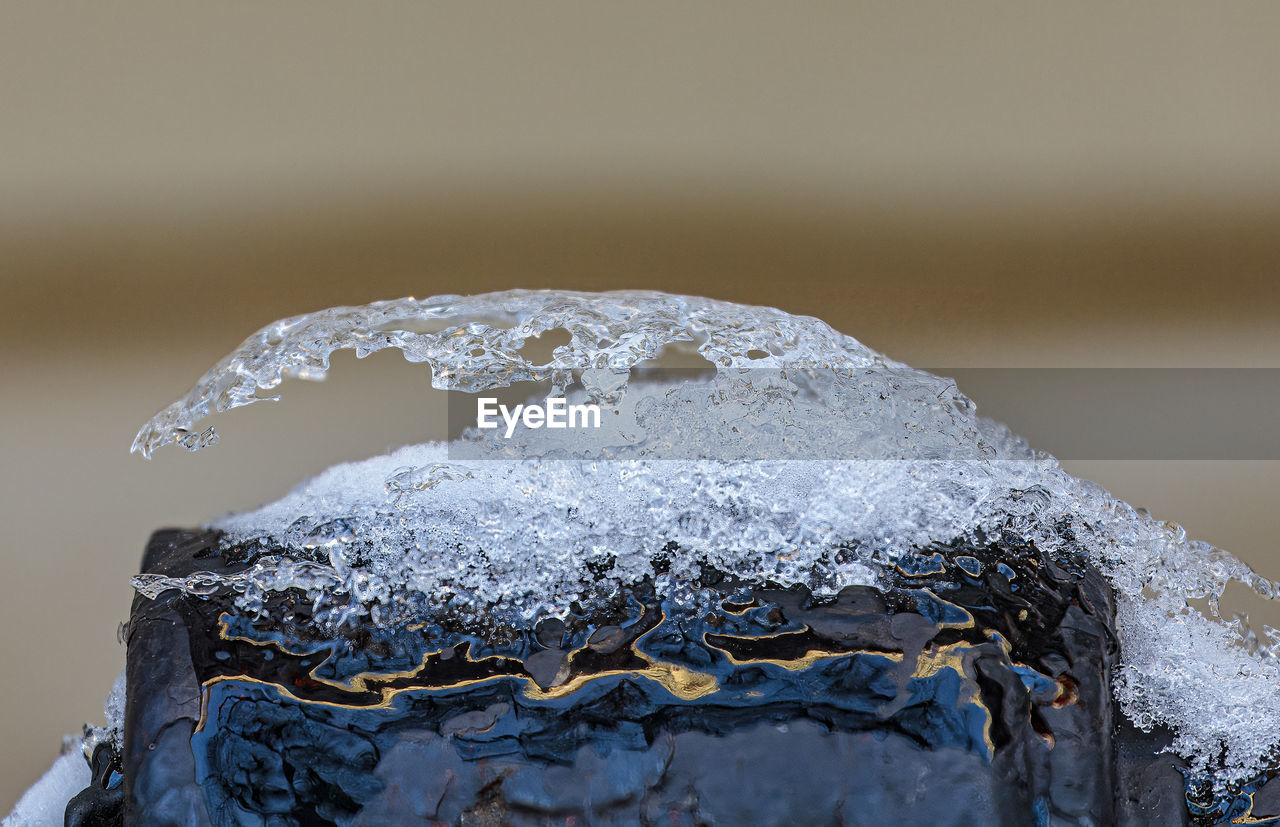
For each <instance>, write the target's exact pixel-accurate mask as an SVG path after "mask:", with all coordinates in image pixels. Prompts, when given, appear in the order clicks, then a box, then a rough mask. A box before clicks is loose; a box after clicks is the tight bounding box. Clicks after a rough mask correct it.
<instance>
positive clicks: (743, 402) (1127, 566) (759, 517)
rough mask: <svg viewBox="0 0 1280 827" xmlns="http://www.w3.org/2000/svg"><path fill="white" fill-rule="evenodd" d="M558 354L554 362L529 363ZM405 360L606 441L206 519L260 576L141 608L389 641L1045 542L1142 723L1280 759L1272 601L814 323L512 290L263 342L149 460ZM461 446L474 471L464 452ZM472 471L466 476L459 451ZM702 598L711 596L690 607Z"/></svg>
mask: <svg viewBox="0 0 1280 827" xmlns="http://www.w3.org/2000/svg"><path fill="white" fill-rule="evenodd" d="M553 329H564V330H566V331H568V333H569V335H570V341H569V343H568V344H566V345H563V346H561V347H559V348H557V349H556V350H555V352H554V354H553V357H552V359H551V360H550V361H549V362H547V363H545V364H541V365H537V364H533V363H531V362H529V361H528V360H527V359H525V358H524V357H523V356H522V355H521V353H520V349H521V348H522V347H523V346H524V344H525V342H526V341H527V340H528V339H530V338H532V337H535V336H538V335H540V334H542V333H545V332H547V331H550V330H553ZM678 343H687V345H688V346H689V347H696V349H697V351H698V353H700V354H701V355H702V356H703V357H705V358H706V359H707V361H708V362H710V363H711V364H712V365H714V366H715V368H716V374H715V375H714V376H713V377H710V378H702V379H697V380H693V379H690V380H688V381H685V382H671V381H666V382H637V381H631V380H632V379H633V376H632V373H633V369H634V368H636V367H637V366H641V367H643V365H644V364H645V363H646V362H649V361H650V360H653V359H655V358H657V357H658V356H659V355H660V353H661V352H662V350H663V348H664V347H667V346H670V345H673V344H678ZM388 347H392V348H398V349H400V350H402V351H403V352H404V354H405V356H406V358H407V359H409V360H411V361H417V362H426V363H427V364H428V365H429V366H430V367H431V370H432V382H433V384H435V386H436V387H440V388H448V389H454V390H466V391H479V390H487V389H492V388H500V387H503V386H506V385H509V384H511V383H512V382H516V381H530V380H532V381H543V382H547V383H550V385H551V387H552V393H553V394H561V393H568V394H569V395H570V397H571V398H573V399H579V400H586V401H596V402H600V403H602V404H603V405H605V406H606V407H607V408H608V410H610V411H611V412H612V411H617V413H611V414H610V415H611V416H613V417H615V418H616V419H617V421H619V422H623V423H625V426H624V427H615V428H613V429H611V430H608V431H607V433H600V434H593V433H586V432H555V433H552V432H550V431H542V432H539V440H538V441H536V442H528V441H526V442H520V441H519V440H517V441H515V442H511V441H505V440H503V439H501V438H499V437H498V436H497V435H496V434H494V433H493V432H483V433H482V432H479V431H472V432H470V433H468V434H466V435H465V436H464V437H463V439H462V440H461V441H459V442H457V443H453V444H449V445H446V444H441V443H428V444H423V445H418V446H412V447H408V448H404V449H402V450H400V451H398V452H396V453H393V454H390V455H387V456H381V457H375V458H372V459H369V460H366V461H363V462H358V463H350V464H345V465H339V466H335V467H333V468H331V469H329V470H328V471H326V472H324V473H323V474H321V475H319V476H318V477H316V478H314V479H312V480H309V481H307V482H306V483H304V484H302V485H301V486H299V487H298V488H297V489H295V490H294V491H293V492H291V493H290V494H289V495H288V496H286V497H284V498H283V499H281V500H279V501H278V502H276V503H273V504H270V505H267V506H264V507H263V508H261V509H259V510H257V511H254V512H249V513H244V514H236V515H229V516H226V517H223V518H221V519H220V520H218V521H216V522H215V523H214V527H216V528H220V529H222V530H224V531H225V532H226V533H227V535H228V537H229V539H230V541H231V542H233V543H236V544H238V545H239V546H240V547H241V548H243V549H246V550H247V552H246V553H248V554H250V555H252V554H253V553H254V549H270V550H271V552H270V556H261V555H259V557H258V558H257V559H256V561H255V564H254V565H253V566H251V567H250V568H248V569H246V570H245V571H243V572H241V573H240V574H236V575H230V576H221V577H215V576H213V575H208V576H205V575H193V576H192V577H188V578H185V579H184V580H171V579H165V578H160V577H155V576H143V577H140V578H139V579H138V581H137V585H138V587H139V589H140V590H141V591H142V592H143V593H144V594H153V595H154V594H157V593H158V592H159V591H161V590H163V589H166V588H174V587H177V588H182V589H185V590H187V591H189V592H192V593H201V592H202V591H208V590H210V589H212V588H216V587H220V586H225V585H227V584H228V583H230V584H231V585H233V586H234V587H235V588H236V589H237V590H238V591H240V592H241V594H242V598H241V603H242V605H243V606H244V607H245V608H247V609H250V610H252V609H254V608H255V607H260V606H262V605H263V603H264V600H263V598H264V595H265V594H266V592H268V591H279V590H284V589H291V588H292V589H300V590H302V591H304V592H306V593H308V595H309V596H310V597H311V598H312V599H313V600H314V601H315V602H316V605H317V607H318V609H319V610H320V611H319V612H318V613H317V618H319V619H321V620H322V621H323V622H328V623H333V624H342V623H349V622H373V623H376V624H384V625H385V624H394V623H396V622H397V621H398V620H399V619H400V618H402V617H404V616H405V614H406V612H408V611H409V610H410V609H412V610H413V611H418V612H420V611H422V610H423V608H424V607H427V608H430V607H432V606H435V607H438V608H439V609H440V610H441V611H448V612H450V613H454V614H461V615H464V616H465V615H466V614H467V613H476V614H480V613H485V614H488V615H493V614H495V613H496V614H500V615H502V616H504V617H507V618H509V619H510V621H511V622H517V623H522V622H529V621H531V620H532V619H533V618H535V617H538V616H540V615H544V614H547V613H556V612H559V611H563V609H564V608H565V607H566V606H568V605H569V604H571V603H573V602H575V601H590V600H591V599H592V598H593V596H595V595H599V594H604V593H608V592H609V591H610V590H612V589H616V588H618V587H620V586H622V585H624V584H627V583H631V582H635V581H638V580H641V579H644V578H653V579H654V580H655V581H656V582H657V583H658V585H659V587H660V588H664V587H666V588H671V589H677V590H678V589H679V588H680V587H679V585H678V584H680V583H686V582H690V581H696V579H697V574H698V572H699V571H700V570H701V567H702V566H703V565H710V566H712V567H714V568H717V569H720V570H722V571H725V572H730V573H732V574H734V575H736V576H739V577H741V578H743V579H745V580H748V581H756V582H772V583H778V584H783V585H787V584H803V585H805V586H806V587H808V588H810V589H812V590H813V591H814V592H815V593H818V594H834V593H835V592H837V591H839V590H840V589H841V588H843V587H845V586H849V585H854V584H872V585H874V584H876V583H877V582H878V580H879V577H880V573H881V572H883V571H884V569H885V566H887V565H893V564H895V563H902V562H903V561H905V560H908V559H909V558H910V557H912V556H913V555H916V554H918V553H921V552H923V551H924V550H926V549H928V547H930V546H931V545H933V544H938V543H951V542H955V541H964V542H967V543H971V544H977V545H983V544H984V543H988V542H991V541H993V540H994V539H997V538H998V539H1000V540H1002V541H1004V542H1011V543H1023V544H1034V545H1035V546H1037V547H1039V548H1041V549H1042V550H1044V551H1046V552H1048V553H1051V554H1054V555H1059V556H1061V557H1063V558H1085V559H1087V560H1089V561H1090V562H1092V563H1093V564H1094V565H1095V566H1097V567H1098V568H1099V569H1100V570H1101V571H1102V572H1103V573H1104V574H1105V575H1106V576H1107V577H1108V578H1109V579H1110V581H1111V583H1112V585H1113V586H1114V588H1115V590H1116V594H1117V606H1118V624H1119V629H1118V631H1119V634H1120V637H1121V641H1122V659H1123V662H1122V666H1121V668H1120V670H1119V676H1118V679H1117V685H1116V692H1117V696H1118V698H1119V700H1120V702H1121V704H1122V707H1123V709H1124V710H1125V712H1126V713H1127V714H1128V715H1129V716H1130V717H1131V718H1132V719H1133V720H1134V721H1135V723H1137V724H1138V725H1139V726H1143V727H1150V726H1153V725H1155V724H1166V725H1169V726H1171V727H1172V728H1173V729H1175V730H1176V732H1177V734H1178V736H1177V741H1176V743H1175V748H1176V749H1177V750H1178V751H1179V752H1180V753H1181V754H1182V755H1184V756H1185V757H1187V758H1188V759H1189V760H1190V761H1191V763H1192V765H1193V767H1194V768H1195V769H1196V770H1198V771H1200V772H1203V773H1214V780H1215V782H1216V783H1217V784H1218V785H1219V787H1220V788H1222V789H1225V787H1224V786H1223V785H1226V784H1228V783H1231V782H1240V781H1242V780H1244V779H1247V778H1248V777H1250V776H1252V775H1255V774H1257V773H1258V772H1260V771H1262V770H1263V769H1265V768H1267V767H1269V766H1271V765H1272V764H1273V763H1274V762H1275V761H1276V750H1277V747H1278V745H1280V664H1278V662H1277V661H1278V660H1280V659H1277V657H1276V651H1275V650H1276V648H1277V646H1276V643H1275V640H1274V638H1275V637H1276V632H1275V631H1274V630H1271V629H1264V634H1263V635H1262V637H1263V638H1268V637H1270V638H1271V640H1264V641H1263V642H1261V643H1260V642H1259V641H1258V639H1257V637H1255V636H1253V634H1252V633H1251V632H1249V631H1248V630H1245V629H1243V628H1242V627H1241V625H1240V624H1239V622H1238V621H1229V622H1228V621H1224V620H1222V619H1221V618H1218V617H1216V616H1215V615H1214V614H1213V611H1212V610H1210V612H1209V613H1208V614H1206V613H1204V612H1201V611H1199V610H1197V609H1196V608H1195V607H1194V606H1193V605H1192V604H1191V603H1190V602H1189V601H1191V600H1198V599H1202V598H1208V599H1209V604H1210V606H1213V605H1214V604H1215V601H1216V598H1217V597H1218V596H1220V595H1221V594H1222V592H1223V590H1224V589H1225V587H1226V586H1227V584H1228V583H1230V582H1232V581H1237V582H1240V583H1244V584H1246V585H1247V586H1249V587H1250V588H1252V589H1254V590H1256V591H1258V592H1259V593H1261V594H1264V595H1266V596H1268V597H1271V596H1274V594H1275V591H1276V585H1275V584H1274V583H1272V582H1271V581H1269V580H1266V579H1264V578H1262V577H1260V576H1258V575H1257V574H1255V573H1254V572H1253V571H1251V570H1250V569H1249V568H1248V567H1247V566H1246V565H1244V564H1243V563H1241V562H1240V561H1238V560H1236V559H1235V558H1234V557H1232V556H1231V555H1230V554H1228V553H1226V552H1223V551H1221V550H1218V549H1215V548H1213V547H1211V546H1209V545H1207V544H1205V543H1200V542H1196V541H1193V540H1190V539H1188V538H1187V537H1186V535H1185V533H1184V532H1183V531H1182V529H1181V528H1179V527H1178V526H1176V525H1173V524H1170V523H1161V522H1157V521H1155V520H1153V519H1151V518H1150V517H1148V516H1147V515H1145V514H1144V513H1140V512H1138V511H1136V510H1134V509H1133V508H1131V507H1130V506H1128V505H1126V504H1125V503H1123V502H1119V501H1117V500H1115V499H1114V498H1112V497H1111V496H1110V495H1108V494H1107V493H1106V492H1105V491H1103V490H1101V489H1100V488H1098V487H1097V486H1095V485H1093V484H1091V483H1088V482H1084V481H1081V480H1077V479H1074V478H1073V477H1071V476H1069V475H1068V474H1066V473H1065V472H1064V471H1063V470H1062V469H1061V468H1060V467H1059V466H1058V464H1057V462H1056V461H1055V460H1054V459H1053V458H1052V457H1048V456H1046V455H1043V454H1038V453H1033V452H1032V451H1030V450H1029V449H1028V448H1027V447H1026V446H1025V444H1023V443H1022V442H1021V441H1020V440H1019V439H1018V438H1016V437H1015V436H1013V435H1012V434H1010V433H1009V432H1008V431H1007V429H1004V428H1003V427H1002V426H999V425H997V424H995V423H992V422H990V421H987V420H984V419H982V418H980V417H978V416H977V414H976V411H975V407H974V406H973V405H972V403H971V402H970V401H969V400H967V399H966V398H964V397H963V396H962V395H960V394H959V392H958V391H957V390H956V389H955V387H954V385H953V384H952V383H950V382H949V381H948V380H945V379H941V378H938V377H935V376H932V375H930V374H928V373H924V372H922V371H917V370H914V369H912V368H909V367H907V366H905V365H901V364H899V363H895V362H892V361H891V360H888V359H886V358H884V357H882V356H880V355H879V354H877V353H875V352H873V351H871V350H869V349H868V348H866V347H864V346H862V345H861V344H859V343H858V342H856V341H855V340H853V339H851V338H849V337H847V336H843V335H841V334H839V333H837V332H835V331H833V330H832V329H831V328H830V327H828V326H827V325H825V324H823V323H822V322H820V321H817V320H815V319H811V318H804V317H796V316H791V315H788V314H786V313H782V312H781V311H778V310H774V309H770V308H758V307H743V306H740V305H732V304H727V303H722V302H715V301H711V300H707V299H697V298H687V297H677V296H667V295H663V294H658V293H609V294H599V295H595V294H583V293H562V292H528V291H513V292H509V293H500V294H492V295H485V296H473V297H457V296H446V297H439V298H434V299H427V300H422V301H419V300H414V299H403V300H399V301H395V302H380V303H377V304H374V305H369V306H367V307H361V308H335V309H332V310H327V311H322V312H320V313H314V314H309V315H306V316H299V317H295V318H293V319H288V320H285V321H282V322H278V323H276V324H274V325H271V326H269V327H268V328H265V329H264V330H262V331H260V332H259V333H257V334H255V335H254V336H253V337H250V339H248V340H247V341H246V342H245V343H244V344H243V345H241V347H240V348H239V349H237V350H236V352H235V353H233V354H231V355H230V356H228V357H227V358H226V359H224V360H223V361H222V362H220V363H219V364H218V365H216V366H215V367H214V368H213V369H212V370H210V371H209V373H207V374H206V375H205V376H204V377H203V378H202V379H201V381H200V383H199V384H197V385H196V387H194V388H193V389H192V390H191V392H190V393H189V394H188V395H187V397H185V398H184V399H183V400H180V401H179V402H177V403H175V404H174V405H173V406H171V407H169V408H168V409H166V410H165V411H162V412H161V413H160V414H158V415H157V416H156V417H155V418H154V419H153V420H152V421H151V422H150V423H149V424H148V425H147V426H146V427H144V428H143V429H142V431H140V432H139V434H138V437H137V439H136V440H135V442H134V450H136V451H141V452H142V453H143V454H144V455H149V454H150V452H151V451H153V450H154V449H156V448H158V447H161V446H163V445H165V444H169V443H175V442H177V443H182V444H184V445H186V446H187V447H189V448H198V447H202V445H204V444H207V443H209V442H211V440H212V438H213V435H212V432H211V431H209V430H206V431H203V432H202V431H200V430H199V429H198V428H197V423H198V422H199V421H200V420H201V419H202V418H204V417H205V416H206V415H207V414H209V413H212V412H214V411H224V410H227V409H230V408H234V407H236V406H239V405H244V404H248V403H250V402H253V401H256V400H257V399H258V398H259V397H258V392H259V391H260V390H270V389H273V388H275V387H276V386H277V385H279V384H280V382H281V381H282V379H284V378H288V377H300V378H309V379H318V378H323V376H324V372H325V370H326V369H327V367H328V359H329V355H330V354H331V353H332V352H333V351H334V350H336V349H340V348H354V349H355V350H356V351H357V355H366V354H368V353H372V352H374V351H377V350H381V349H384V348H388ZM461 448H468V449H470V450H469V451H461V450H460V449H461ZM460 457H465V458H460ZM687 599H688V601H690V602H691V604H696V602H697V600H698V595H697V590H696V589H691V590H688V594H687Z"/></svg>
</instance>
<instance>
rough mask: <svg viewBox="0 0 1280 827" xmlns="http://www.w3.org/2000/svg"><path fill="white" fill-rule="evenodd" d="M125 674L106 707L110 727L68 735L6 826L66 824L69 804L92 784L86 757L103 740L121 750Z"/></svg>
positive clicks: (10, 815) (8, 819)
mask: <svg viewBox="0 0 1280 827" xmlns="http://www.w3.org/2000/svg"><path fill="white" fill-rule="evenodd" d="M124 702H125V685H124V672H123V671H122V672H121V673H120V675H119V676H118V677H117V678H116V680H115V683H113V684H112V685H111V691H110V692H109V693H108V694H107V700H106V702H105V703H104V704H103V710H102V711H103V714H104V715H105V716H106V725H105V726H101V727H90V726H86V727H85V734H84V737H83V738H74V737H71V736H68V737H67V738H66V740H65V742H64V743H63V748H62V754H61V755H59V756H58V757H57V758H56V759H54V762H53V765H52V766H50V767H49V769H48V770H46V771H45V774H44V775H42V776H40V780H38V781H36V783H34V784H32V785H31V787H30V788H29V789H28V790H27V791H26V792H25V793H23V795H22V798H20V799H19V800H18V803H17V805H16V806H15V807H14V808H13V812H11V813H9V815H7V816H5V819H4V827H58V825H61V824H63V823H64V819H65V815H66V810H67V802H68V801H70V800H71V799H72V798H73V797H74V796H75V795H76V794H77V793H79V792H80V791H81V790H83V789H84V788H85V787H86V786H88V785H89V782H90V780H91V773H90V771H89V764H88V763H87V762H86V761H85V758H87V757H89V755H91V754H92V752H93V748H94V746H96V744H97V743H99V741H102V740H106V741H111V742H113V743H114V744H115V746H116V747H117V748H119V746H120V744H121V741H122V735H121V732H122V730H123V728H124Z"/></svg>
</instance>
